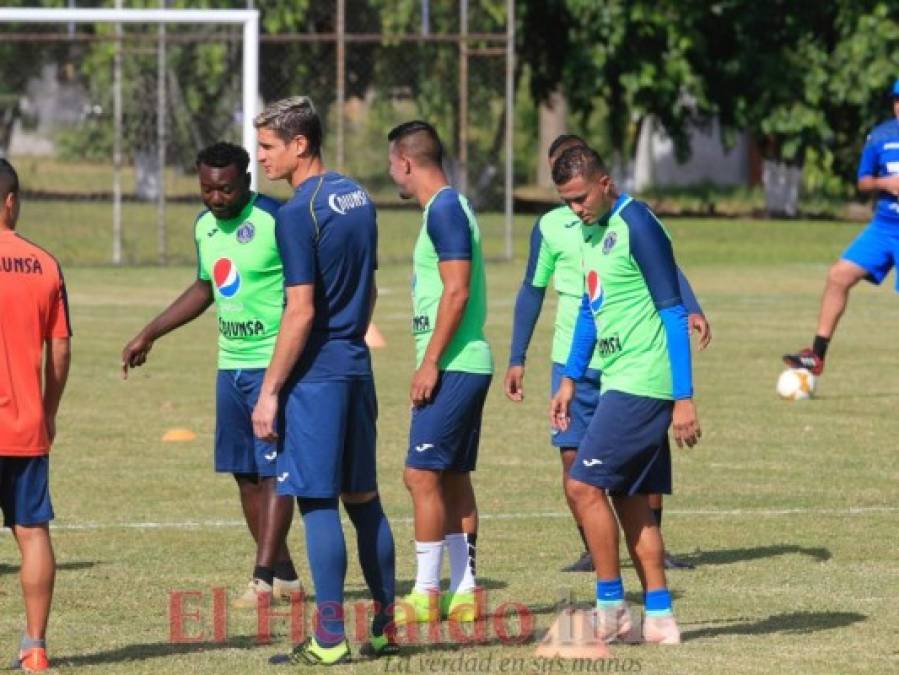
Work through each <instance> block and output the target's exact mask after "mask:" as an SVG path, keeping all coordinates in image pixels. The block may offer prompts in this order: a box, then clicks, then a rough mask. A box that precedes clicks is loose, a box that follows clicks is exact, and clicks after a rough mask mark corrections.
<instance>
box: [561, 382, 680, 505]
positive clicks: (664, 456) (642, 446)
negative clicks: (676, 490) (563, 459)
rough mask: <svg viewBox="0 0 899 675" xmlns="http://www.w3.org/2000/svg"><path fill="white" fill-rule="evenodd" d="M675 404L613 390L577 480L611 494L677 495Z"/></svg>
mask: <svg viewBox="0 0 899 675" xmlns="http://www.w3.org/2000/svg"><path fill="white" fill-rule="evenodd" d="M673 408H674V402H673V401H665V400H661V399H657V398H648V397H646V396H634V395H632V394H625V393H622V392H620V391H607V392H605V393H604V394H603V395H602V396H600V397H599V405H598V406H597V407H596V413H595V414H594V415H593V419H592V420H591V422H590V427H589V428H588V429H587V433H586V435H585V436H584V440H583V441H582V442H581V445H580V448H578V452H577V457H575V460H574V464H573V465H572V466H571V477H572V478H574V479H575V480H579V481H581V482H582V483H587V484H589V485H594V486H596V487H600V488H604V489H606V490H608V491H609V494H611V495H635V494H656V493H658V494H671V449H670V447H669V445H668V427H669V426H671V412H672V410H673Z"/></svg>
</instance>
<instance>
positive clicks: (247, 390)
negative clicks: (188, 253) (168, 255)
mask: <svg viewBox="0 0 899 675" xmlns="http://www.w3.org/2000/svg"><path fill="white" fill-rule="evenodd" d="M249 163H250V156H249V155H248V154H247V151H246V150H244V149H243V148H241V147H239V146H236V145H232V144H231V143H216V144H215V145H212V146H209V147H208V148H205V149H204V150H202V151H200V153H199V154H198V155H197V161H196V166H197V175H198V177H199V182H200V195H201V198H202V200H203V204H204V205H205V206H206V210H204V211H203V212H202V213H201V214H200V215H199V217H198V218H197V221H196V223H195V224H194V239H195V241H196V245H197V278H196V279H194V281H193V283H191V284H190V286H188V287H187V288H186V289H185V290H184V292H183V293H182V294H181V295H180V296H178V298H177V299H176V300H175V301H174V302H173V303H172V304H171V305H169V307H168V308H167V309H165V310H164V311H163V312H162V313H161V314H160V315H159V316H157V317H156V318H155V319H153V320H152V321H151V322H150V323H148V324H147V325H146V326H144V328H143V329H141V331H140V332H139V333H138V334H137V335H136V336H135V337H134V338H133V339H132V340H131V341H130V342H129V343H128V344H127V345H125V348H124V349H123V350H122V374H123V376H124V377H127V376H128V369H129V368H137V367H138V366H141V365H143V364H144V362H145V361H146V360H147V356H148V354H149V353H150V350H151V349H152V347H153V343H154V342H155V341H156V340H158V339H159V338H161V337H162V336H164V335H167V334H168V333H169V332H171V331H173V330H175V329H176V328H178V327H179V326H182V325H184V324H186V323H188V322H190V321H193V320H194V319H196V318H197V317H198V316H200V315H201V314H202V313H203V312H204V311H206V309H207V308H208V307H209V306H210V305H211V304H212V303H213V302H214V303H215V305H216V310H217V314H218V326H219V338H218V368H219V370H218V375H217V379H216V415H215V470H216V471H218V472H222V473H230V474H232V475H233V476H234V479H235V481H236V482H237V486H238V489H239V491H240V503H241V506H242V508H243V514H244V518H245V519H246V522H247V526H248V527H249V529H250V534H251V535H252V536H253V540H254V541H255V542H256V564H255V568H254V570H253V575H252V577H251V579H250V582H249V585H248V587H247V589H246V590H245V592H244V593H243V594H242V595H241V596H240V597H238V598H236V599H235V600H234V602H233V603H232V604H233V606H234V607H236V608H255V607H256V606H257V601H258V599H259V594H260V593H268V594H272V601H278V600H288V599H289V598H290V595H291V593H294V592H299V591H300V589H301V584H300V581H299V579H298V578H297V573H296V570H295V569H294V565H293V561H292V560H291V558H290V553H289V552H288V550H287V545H286V544H285V537H286V529H285V527H284V525H286V526H287V527H289V525H290V521H291V518H292V516H293V500H291V499H287V498H281V497H278V495H277V494H276V491H275V469H276V464H275V458H276V455H277V448H276V447H275V445H274V444H272V443H267V442H264V441H260V440H257V439H256V438H255V437H254V436H253V423H252V420H251V417H250V415H251V413H252V411H253V406H255V405H256V398H257V397H258V395H259V387H260V385H261V384H262V376H263V374H264V373H265V368H266V367H267V366H268V363H269V361H270V360H271V357H272V351H273V349H274V347H275V339H276V337H277V335H278V327H279V325H280V322H281V308H282V306H283V304H284V289H283V279H284V275H283V271H282V265H281V258H280V256H279V255H278V247H277V243H276V242H275V214H276V213H277V211H278V208H279V207H280V202H278V201H277V200H275V199H272V198H271V197H267V196H265V195H262V194H258V193H256V192H253V191H252V190H251V189H250V174H249V173H248V171H247V167H248V166H249ZM276 532H279V533H280V534H278V535H275V533H276Z"/></svg>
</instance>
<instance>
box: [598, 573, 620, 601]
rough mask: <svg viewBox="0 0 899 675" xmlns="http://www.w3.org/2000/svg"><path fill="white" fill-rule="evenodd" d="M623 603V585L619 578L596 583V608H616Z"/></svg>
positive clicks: (600, 580)
mask: <svg viewBox="0 0 899 675" xmlns="http://www.w3.org/2000/svg"><path fill="white" fill-rule="evenodd" d="M623 602H624V583H623V582H622V581H621V577H615V578H614V579H606V580H605V581H603V580H602V579H599V580H597V582H596V605H597V607H617V606H618V605H620V604H622V603H623Z"/></svg>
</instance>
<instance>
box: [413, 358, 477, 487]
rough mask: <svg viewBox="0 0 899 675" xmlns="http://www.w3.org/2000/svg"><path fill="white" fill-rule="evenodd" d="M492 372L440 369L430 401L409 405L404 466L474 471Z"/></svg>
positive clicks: (461, 471)
mask: <svg viewBox="0 0 899 675" xmlns="http://www.w3.org/2000/svg"><path fill="white" fill-rule="evenodd" d="M492 379H493V376H492V375H486V374H481V373H463V372H457V371H441V372H440V379H439V380H437V387H436V388H435V389H434V393H433V395H432V396H431V400H430V402H429V403H427V404H425V405H423V406H418V407H415V408H412V423H411V424H410V426H409V451H408V453H407V454H406V466H408V467H412V468H413V469H429V470H433V471H454V472H457V473H467V472H469V471H474V469H475V466H476V465H477V462H478V445H479V443H480V440H481V418H482V416H483V413H484V402H485V401H486V400H487V390H488V389H489V388H490V380H492Z"/></svg>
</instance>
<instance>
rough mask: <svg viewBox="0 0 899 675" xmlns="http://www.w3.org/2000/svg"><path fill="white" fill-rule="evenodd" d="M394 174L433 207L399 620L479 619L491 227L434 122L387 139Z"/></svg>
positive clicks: (417, 295)
mask: <svg viewBox="0 0 899 675" xmlns="http://www.w3.org/2000/svg"><path fill="white" fill-rule="evenodd" d="M387 140H388V144H389V148H388V158H389V171H390V177H391V179H393V182H394V183H395V184H396V185H397V187H398V188H399V193H400V197H402V198H403V199H414V200H415V201H417V202H418V204H419V206H421V207H422V209H424V214H423V218H422V227H421V231H420V233H419V236H418V240H417V242H416V244H415V250H414V252H413V281H412V295H413V305H414V309H413V312H414V313H413V318H412V333H413V335H414V336H415V347H416V371H415V374H414V375H413V377H412V384H411V387H410V392H409V398H410V399H411V402H412V422H411V427H410V431H409V448H408V453H407V455H406V469H405V472H404V474H403V476H404V480H405V483H406V487H407V488H408V489H409V493H410V494H411V496H412V505H413V509H414V513H415V525H414V527H415V553H416V557H417V573H416V578H415V586H414V588H413V590H412V592H411V593H410V594H409V595H407V596H406V597H405V598H404V599H403V600H404V602H403V603H402V604H399V605H398V606H397V610H396V622H397V623H398V624H400V623H412V622H431V621H436V620H437V619H438V613H439V615H442V616H446V617H451V618H454V619H455V620H457V621H473V620H474V619H476V618H477V603H476V602H475V595H474V592H475V554H476V545H477V531H478V511H477V504H476V502H475V496H474V489H473V488H472V485H471V472H472V471H474V470H475V465H476V463H477V454H478V444H479V441H480V431H481V418H482V415H483V409H484V402H485V400H486V398H487V390H488V388H489V387H490V380H491V379H492V377H493V357H492V355H491V352H490V345H488V344H487V340H486V338H485V337H484V322H485V320H486V316H487V284H486V277H485V274H484V259H483V255H482V252H481V234H480V230H479V229H478V223H477V220H476V219H475V216H474V213H473V211H472V208H471V205H470V204H469V203H468V200H467V199H466V198H465V197H464V196H462V195H460V194H459V193H458V192H456V191H455V190H454V189H453V188H452V187H450V185H449V182H448V181H447V178H446V175H445V174H444V172H443V167H442V161H443V146H442V144H441V142H440V138H439V137H438V136H437V132H436V131H435V130H434V127H432V126H431V125H430V124H428V123H427V122H422V121H419V120H416V121H412V122H406V123H404V124H401V125H399V126H397V127H395V128H394V129H392V130H391V131H390V133H389V134H388V136H387ZM444 549H446V550H447V552H448V553H449V560H450V586H449V589H448V591H447V592H446V593H445V594H444V595H443V596H442V597H441V598H440V601H439V606H436V605H437V603H435V602H433V599H434V597H436V596H437V595H438V594H439V592H440V565H441V560H442V556H443V551H444Z"/></svg>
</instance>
